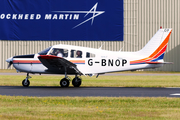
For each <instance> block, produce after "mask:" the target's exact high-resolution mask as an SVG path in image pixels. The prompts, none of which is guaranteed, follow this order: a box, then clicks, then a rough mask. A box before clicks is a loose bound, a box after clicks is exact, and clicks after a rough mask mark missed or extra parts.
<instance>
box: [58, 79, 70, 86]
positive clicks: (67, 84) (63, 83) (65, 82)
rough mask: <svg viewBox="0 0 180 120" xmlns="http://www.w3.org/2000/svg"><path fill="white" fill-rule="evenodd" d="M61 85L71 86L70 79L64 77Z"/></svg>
mask: <svg viewBox="0 0 180 120" xmlns="http://www.w3.org/2000/svg"><path fill="white" fill-rule="evenodd" d="M60 85H61V87H69V80H68V79H66V78H63V79H62V80H61V81H60Z"/></svg>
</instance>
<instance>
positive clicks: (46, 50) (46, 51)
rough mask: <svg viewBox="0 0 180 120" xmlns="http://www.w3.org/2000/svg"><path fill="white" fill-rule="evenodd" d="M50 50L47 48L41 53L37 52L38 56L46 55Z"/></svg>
mask: <svg viewBox="0 0 180 120" xmlns="http://www.w3.org/2000/svg"><path fill="white" fill-rule="evenodd" d="M50 49H51V47H48V48H46V49H44V50H43V51H41V52H39V53H38V54H39V55H46V54H47V53H48V51H49V50H50Z"/></svg>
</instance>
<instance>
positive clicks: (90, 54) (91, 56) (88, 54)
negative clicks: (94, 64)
mask: <svg viewBox="0 0 180 120" xmlns="http://www.w3.org/2000/svg"><path fill="white" fill-rule="evenodd" d="M93 57H95V54H93V53H89V52H86V58H93Z"/></svg>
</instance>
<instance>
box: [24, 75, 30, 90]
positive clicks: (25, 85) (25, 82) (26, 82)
mask: <svg viewBox="0 0 180 120" xmlns="http://www.w3.org/2000/svg"><path fill="white" fill-rule="evenodd" d="M29 78H31V76H29V73H27V77H26V79H24V80H23V81H22V85H23V86H24V87H29V85H30V81H29V80H28V79H29Z"/></svg>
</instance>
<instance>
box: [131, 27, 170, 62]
mask: <svg viewBox="0 0 180 120" xmlns="http://www.w3.org/2000/svg"><path fill="white" fill-rule="evenodd" d="M171 32H172V29H159V30H158V31H157V33H156V34H155V35H154V36H153V37H152V38H151V40H150V41H149V42H148V43H147V44H146V45H145V46H144V48H142V49H141V50H140V51H138V52H137V54H138V55H139V56H142V57H141V59H139V60H134V61H130V64H131V65H135V64H144V63H148V64H157V63H163V64H164V61H163V58H164V53H165V51H166V48H167V45H168V41H169V38H170V35H171Z"/></svg>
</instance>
